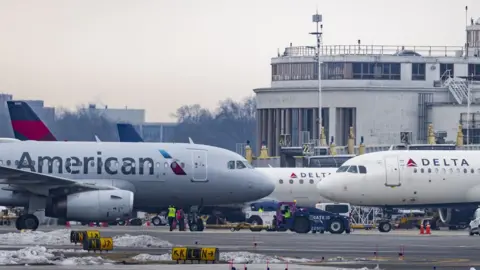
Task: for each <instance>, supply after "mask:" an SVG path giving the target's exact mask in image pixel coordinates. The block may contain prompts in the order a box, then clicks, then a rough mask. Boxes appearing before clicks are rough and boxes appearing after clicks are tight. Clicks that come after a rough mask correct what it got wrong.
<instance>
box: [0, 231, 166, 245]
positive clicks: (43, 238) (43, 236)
mask: <svg viewBox="0 0 480 270" xmlns="http://www.w3.org/2000/svg"><path fill="white" fill-rule="evenodd" d="M70 232H71V231H70V230H67V229H62V230H55V231H51V232H40V231H29V232H22V233H5V234H0V243H2V244H3V245H71V243H70ZM113 245H114V246H117V247H160V248H164V247H172V246H173V245H172V244H171V243H170V242H167V241H164V240H162V239H160V238H157V237H153V236H150V235H135V236H134V235H128V234H125V235H122V236H115V237H113Z"/></svg>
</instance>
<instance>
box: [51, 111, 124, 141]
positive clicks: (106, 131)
mask: <svg viewBox="0 0 480 270" xmlns="http://www.w3.org/2000/svg"><path fill="white" fill-rule="evenodd" d="M57 112H58V114H57V117H56V119H55V124H54V125H53V126H52V127H53V128H52V132H53V134H54V135H55V136H56V137H57V139H58V140H68V141H93V140H95V135H96V136H98V138H99V139H100V140H102V141H118V135H117V128H116V125H115V123H112V122H111V121H109V120H108V119H106V118H105V117H103V116H102V115H100V114H98V113H97V112H96V111H95V110H90V109H88V108H85V107H84V106H80V107H78V108H77V110H76V111H69V110H66V109H57Z"/></svg>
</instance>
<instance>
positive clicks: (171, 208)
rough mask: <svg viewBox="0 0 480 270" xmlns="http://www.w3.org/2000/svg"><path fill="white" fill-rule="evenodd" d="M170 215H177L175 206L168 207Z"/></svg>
mask: <svg viewBox="0 0 480 270" xmlns="http://www.w3.org/2000/svg"><path fill="white" fill-rule="evenodd" d="M168 217H175V208H173V207H169V208H168Z"/></svg>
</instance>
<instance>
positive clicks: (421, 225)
mask: <svg viewBox="0 0 480 270" xmlns="http://www.w3.org/2000/svg"><path fill="white" fill-rule="evenodd" d="M420 234H424V232H423V222H422V223H421V224H420Z"/></svg>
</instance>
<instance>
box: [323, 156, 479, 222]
mask: <svg viewBox="0 0 480 270" xmlns="http://www.w3.org/2000/svg"><path fill="white" fill-rule="evenodd" d="M317 188H318V192H319V193H320V195H322V196H324V197H326V198H328V199H330V200H333V201H341V202H348V203H351V204H353V205H363V206H378V207H383V208H385V209H391V208H418V207H425V208H436V209H438V211H439V216H440V219H441V220H442V222H444V223H447V224H448V223H449V222H451V223H453V222H456V223H458V222H460V221H461V220H462V219H465V220H468V219H469V218H470V217H471V216H472V215H473V212H474V211H475V209H476V208H477V206H478V205H479V204H480V152H478V151H460V150H454V151H443V150H442V151H384V152H375V153H368V154H364V155H360V156H357V157H354V158H352V159H350V160H348V161H347V162H345V163H344V164H343V165H342V166H341V167H340V168H338V170H337V172H336V173H335V174H332V175H330V176H328V177H326V178H325V179H324V180H323V181H321V182H320V183H318V185H317ZM467 224H468V222H467ZM379 229H380V230H381V231H389V230H390V229H391V227H390V226H389V225H387V224H386V223H382V224H381V225H380V227H379Z"/></svg>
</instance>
